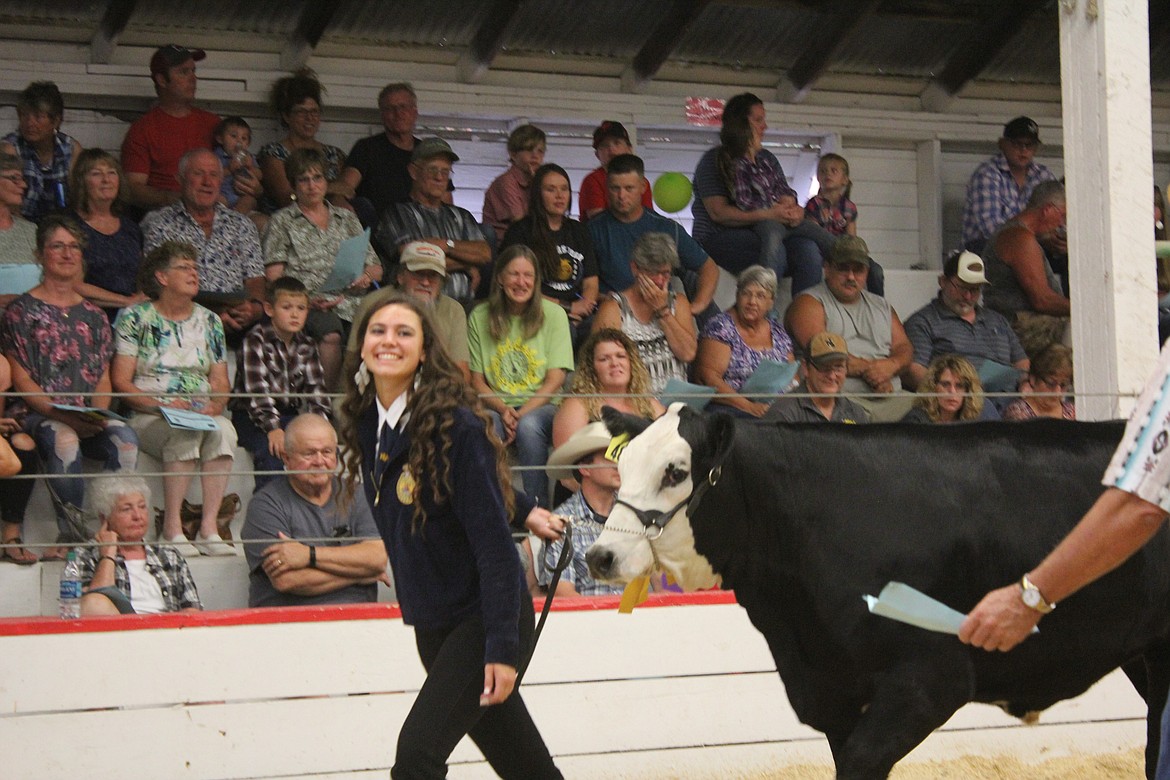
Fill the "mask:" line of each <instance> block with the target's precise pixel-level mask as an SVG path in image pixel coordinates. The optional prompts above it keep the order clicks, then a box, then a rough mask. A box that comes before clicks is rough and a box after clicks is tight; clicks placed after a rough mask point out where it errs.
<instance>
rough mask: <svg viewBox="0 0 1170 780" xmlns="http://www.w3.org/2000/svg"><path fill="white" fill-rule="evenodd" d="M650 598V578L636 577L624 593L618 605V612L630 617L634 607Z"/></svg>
mask: <svg viewBox="0 0 1170 780" xmlns="http://www.w3.org/2000/svg"><path fill="white" fill-rule="evenodd" d="M649 596H650V578H649V577H635V578H634V579H632V580H630V584H629V585H627V586H626V589H625V590H623V591H622V601H621V603H620V604H618V612H620V613H621V614H623V615H628V614H630V613H631V612H633V611H634V607H636V606H638V605H639V604H641V603H642V602H644V601H645V600H646V599H647V598H649Z"/></svg>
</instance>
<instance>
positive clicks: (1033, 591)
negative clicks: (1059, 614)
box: [1020, 574, 1056, 615]
mask: <svg viewBox="0 0 1170 780" xmlns="http://www.w3.org/2000/svg"><path fill="white" fill-rule="evenodd" d="M1020 600H1021V601H1023V602H1024V604H1025V606H1028V607H1031V608H1032V609H1034V610H1036V611H1037V612H1039V613H1040V614H1041V615H1047V614H1048V613H1049V612H1051V611H1052V610H1054V609H1056V605H1055V604H1049V603H1048V602H1047V601H1046V600H1045V599H1044V594H1043V593H1041V592H1040V589H1039V588H1037V587H1036V586H1035V585H1033V584H1032V581H1031V580H1030V579H1028V575H1027V574H1025V575H1024V576H1023V577H1021V578H1020Z"/></svg>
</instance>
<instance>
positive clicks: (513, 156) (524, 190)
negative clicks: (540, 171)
mask: <svg viewBox="0 0 1170 780" xmlns="http://www.w3.org/2000/svg"><path fill="white" fill-rule="evenodd" d="M546 149H547V141H546V138H545V135H544V131H543V130H541V129H540V128H539V127H537V126H536V125H520V126H519V127H517V128H516V129H515V130H513V131H512V132H511V133H509V134H508V159H509V160H510V161H511V163H512V164H511V166H509V168H508V170H506V171H504V172H503V173H501V174H500V175H499V176H497V177H496V178H495V180H494V181H493V182H492V183H491V184H490V185H488V188H487V192H485V193H484V194H483V221H484V222H485V223H487V225H488V226H490V227H491V228H492V229H493V230H495V231H496V240H497V241H502V240H503V238H504V233H505V232H507V230H508V226H509V225H511V224H512V223H514V222H518V221H520V220H521V219H523V218H524V217H525V216H526V215H527V214H528V202H529V197H530V196H529V188H530V185H531V184H532V179H533V177H534V176H535V175H536V170H537V168H539V167H540V166H541V165H542V164H543V163H544V153H545V151H546ZM565 207H566V208H568V204H567V203H566V206H565ZM562 213H563V212H562Z"/></svg>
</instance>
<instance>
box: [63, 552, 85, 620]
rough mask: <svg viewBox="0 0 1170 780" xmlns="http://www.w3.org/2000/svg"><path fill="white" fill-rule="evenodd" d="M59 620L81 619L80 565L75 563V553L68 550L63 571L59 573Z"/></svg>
mask: <svg viewBox="0 0 1170 780" xmlns="http://www.w3.org/2000/svg"><path fill="white" fill-rule="evenodd" d="M60 609H61V619H62V620H77V618H79V617H81V565H80V564H79V563H78V562H77V551H76V550H70V551H69V554H68V555H67V556H66V557H65V570H64V571H62V572H61V606H60Z"/></svg>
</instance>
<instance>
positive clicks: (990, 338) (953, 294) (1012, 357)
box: [902, 251, 1030, 392]
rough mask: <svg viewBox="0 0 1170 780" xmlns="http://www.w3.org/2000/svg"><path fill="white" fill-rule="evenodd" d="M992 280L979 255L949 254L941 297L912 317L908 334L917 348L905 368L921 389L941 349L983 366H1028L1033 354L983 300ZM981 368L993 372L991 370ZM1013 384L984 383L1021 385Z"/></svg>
mask: <svg viewBox="0 0 1170 780" xmlns="http://www.w3.org/2000/svg"><path fill="white" fill-rule="evenodd" d="M986 286H987V275H986V274H985V273H984V265H983V260H982V259H981V258H980V257H979V255H977V254H975V253H974V252H966V251H960V252H953V253H952V254H951V255H950V256H949V257H948V258H947V259H946V262H944V263H943V272H942V274H940V275H939V277H938V287H939V291H938V297H936V298H935V299H934V300H933V301H931V302H930V303H928V304H926V305H925V306H923V307H922V308H921V309H919V310H918V311H916V312H914V314H912V315H911V316H910V317H909V319H907V320H906V337H907V338H908V339H910V344H911V346H912V347H913V348H914V356H913V358H912V359H911V363H910V367H909V368H908V369H907V370H906V371H905V372H904V373H903V374H902V381H903V384H904V385H905V386H906V387H908V388H909V389H911V390H917V389H918V384H919V383H920V382H921V381H922V380H923V378H924V377H925V376H926V367H927V366H929V365H930V361H931V360H933V359H934V358H935V357H936V356H938V355H946V354H953V355H962V356H963V357H965V358H967V360H969V361H971V363H972V364H973V365H974V366H975V367H976V368H977V369H979V368H981V367H982V366H983V365H984V364H986V363H988V362H989V361H990V364H991V365H992V366H993V365H994V364H999V365H1000V366H1011V367H1012V368H1015V369H1017V370H1018V372H1019V373H1023V372H1026V371H1027V370H1028V367H1029V365H1030V363H1029V362H1028V355H1027V354H1026V353H1025V352H1024V348H1023V347H1022V346H1020V340H1019V338H1017V337H1016V333H1015V331H1014V330H1012V326H1011V323H1009V322H1008V321H1007V319H1006V318H1005V317H1004V316H1003V315H1002V314H1000V313H999V312H996V311H992V310H991V309H988V308H986V307H985V306H983V305H981V304H980V302H979V298H980V296H981V295H982V294H983V290H984V289H985V288H986ZM988 367H989V368H990V367H991V366H988ZM980 373H981V374H982V375H983V376H984V377H987V376H990V374H989V372H986V371H981V372H980ZM1009 373H1010V372H1009ZM1009 384H1010V385H1011V386H1010V387H1005V386H995V387H992V386H989V385H988V384H987V383H986V382H985V383H984V389H985V390H988V391H990V392H1000V391H1005V390H1015V383H1014V382H1010V383H1009Z"/></svg>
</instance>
